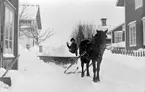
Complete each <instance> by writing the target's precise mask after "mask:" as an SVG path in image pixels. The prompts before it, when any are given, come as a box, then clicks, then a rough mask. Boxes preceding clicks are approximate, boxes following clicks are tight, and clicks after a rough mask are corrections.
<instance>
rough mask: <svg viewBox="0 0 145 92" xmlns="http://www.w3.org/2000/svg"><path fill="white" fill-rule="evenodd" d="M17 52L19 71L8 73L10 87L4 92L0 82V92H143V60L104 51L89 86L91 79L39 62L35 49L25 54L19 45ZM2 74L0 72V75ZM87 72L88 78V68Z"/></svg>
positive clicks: (144, 80)
mask: <svg viewBox="0 0 145 92" xmlns="http://www.w3.org/2000/svg"><path fill="white" fill-rule="evenodd" d="M19 51H20V55H21V56H20V60H19V71H9V72H8V74H7V76H11V78H12V86H11V87H10V88H8V89H5V87H6V86H5V85H4V84H2V83H0V92H145V73H144V71H145V62H144V61H145V58H137V57H131V56H122V55H114V54H111V52H110V51H108V50H106V51H105V54H104V57H103V61H102V64H101V71H100V79H101V81H100V82H99V83H93V82H92V78H87V77H84V78H81V77H80V74H78V73H77V74H70V75H66V74H64V73H63V71H64V69H63V68H62V67H59V66H57V65H54V64H52V63H49V64H46V63H44V62H43V61H41V60H39V58H37V55H38V49H37V47H34V48H32V49H31V50H30V51H28V50H26V49H24V48H22V47H21V46H19ZM36 53H37V54H36ZM78 64H80V62H79V63H78ZM72 68H75V66H73V67H72ZM4 71H5V70H4V69H0V74H2V73H3V72H4ZM70 71H71V69H70ZM90 73H91V76H92V67H91V68H90Z"/></svg>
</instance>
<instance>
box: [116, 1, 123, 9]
mask: <svg viewBox="0 0 145 92" xmlns="http://www.w3.org/2000/svg"><path fill="white" fill-rule="evenodd" d="M116 6H120V7H124V0H117V2H116Z"/></svg>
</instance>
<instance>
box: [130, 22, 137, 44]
mask: <svg viewBox="0 0 145 92" xmlns="http://www.w3.org/2000/svg"><path fill="white" fill-rule="evenodd" d="M128 26H129V46H130V47H135V46H136V21H132V22H130V23H129V24H128Z"/></svg>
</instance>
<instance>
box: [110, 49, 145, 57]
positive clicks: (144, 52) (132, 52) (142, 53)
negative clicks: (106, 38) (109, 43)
mask: <svg viewBox="0 0 145 92" xmlns="http://www.w3.org/2000/svg"><path fill="white" fill-rule="evenodd" d="M111 52H112V53H113V54H122V55H129V56H136V57H145V49H142V50H126V49H123V48H114V49H112V50H111Z"/></svg>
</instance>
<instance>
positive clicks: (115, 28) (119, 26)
mask: <svg viewBox="0 0 145 92" xmlns="http://www.w3.org/2000/svg"><path fill="white" fill-rule="evenodd" d="M124 24H125V23H122V24H120V25H118V26H116V27H114V28H113V29H112V30H111V31H110V32H112V31H114V30H115V29H117V28H118V27H120V26H122V25H124Z"/></svg>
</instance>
